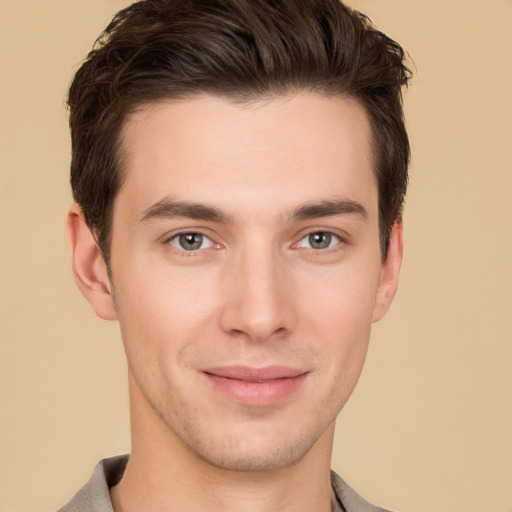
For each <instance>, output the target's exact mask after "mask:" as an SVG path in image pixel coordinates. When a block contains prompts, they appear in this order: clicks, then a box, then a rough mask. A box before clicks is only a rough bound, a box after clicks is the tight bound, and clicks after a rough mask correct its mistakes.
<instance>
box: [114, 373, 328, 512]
mask: <svg viewBox="0 0 512 512" xmlns="http://www.w3.org/2000/svg"><path fill="white" fill-rule="evenodd" d="M132 384H133V383H132ZM132 384H131V386H132ZM132 391H133V390H130V406H131V427H132V452H131V454H130V460H129V462H128V465H127V468H126V471H125V473H124V475H123V478H122V480H121V481H120V482H119V484H118V485H116V486H115V487H114V488H112V489H111V497H112V503H113V505H114V509H115V511H116V512H132V511H138V510H144V511H147V512H152V511H158V512H164V511H165V512H177V511H183V510H187V512H196V511H197V512H199V511H201V512H202V511H204V510H209V511H211V512H217V511H219V512H220V511H222V512H239V511H240V510H244V511H246V512H263V511H264V512H274V511H275V512H278V511H279V512H288V511H290V512H291V511H293V512H312V511H315V512H328V511H330V510H331V508H330V503H331V493H332V491H331V487H330V475H329V472H330V459H331V452H332V441H333V435H334V424H331V425H330V426H329V427H328V428H327V429H326V431H325V432H324V433H323V434H322V435H321V437H320V438H319V439H318V441H317V442H316V443H315V444H314V445H313V447H312V448H311V449H310V450H309V452H308V453H307V454H306V455H305V456H304V457H303V458H302V459H301V460H299V461H298V462H296V463H295V464H293V465H291V466H288V467H284V468H280V469H273V470H270V471H252V472H243V471H231V470H227V469H222V468H218V467H215V466H213V465H211V464H210V463H208V462H206V461H204V460H202V459H200V458H199V457H197V455H195V454H194V453H192V452H191V450H190V449H189V448H188V447H187V446H184V445H183V443H182V442H181V441H180V440H179V439H178V438H177V437H176V436H175V435H174V434H173V432H172V431H171V430H170V429H169V428H168V427H167V425H165V424H164V422H163V421H162V420H161V419H160V418H159V417H158V416H157V415H156V413H155V412H154V411H153V409H152V408H151V407H150V406H149V405H148V404H147V402H146V401H145V400H144V399H143V398H142V397H141V396H140V395H139V396H138V393H136V392H132Z"/></svg>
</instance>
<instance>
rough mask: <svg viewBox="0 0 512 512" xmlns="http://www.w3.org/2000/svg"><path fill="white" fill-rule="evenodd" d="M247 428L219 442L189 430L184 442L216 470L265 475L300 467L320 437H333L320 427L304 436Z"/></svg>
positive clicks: (219, 439)
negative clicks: (270, 472) (192, 434)
mask: <svg viewBox="0 0 512 512" xmlns="http://www.w3.org/2000/svg"><path fill="white" fill-rule="evenodd" d="M247 427H248V428H246V429H243V432H238V433H237V434H234V435H230V434H229V433H228V432H224V433H222V434H220V435H219V437H217V438H216V439H214V438H212V436H208V437H209V439H207V438H206V436H191V432H190V430H189V431H188V433H187V434H188V435H187V436H186V437H187V438H186V439H182V442H184V443H185V444H186V445H187V447H188V449H189V450H191V451H192V452H193V453H194V454H195V455H196V456H197V457H198V458H200V459H201V460H202V461H203V462H206V463H208V464H209V465H211V466H213V467H216V468H219V469H223V470H226V471H236V472H258V471H261V472H263V471H277V470H280V469H284V468H287V467H290V466H293V465H295V464H297V463H298V462H300V461H301V460H302V459H303V458H304V457H306V455H307V454H308V453H309V452H310V450H311V449H312V448H313V447H314V446H315V444H316V443H317V442H318V441H319V439H320V438H321V437H323V436H324V435H327V436H328V437H330V429H329V428H327V429H326V428H318V426H316V428H315V429H314V430H313V431H309V432H302V433H300V432H295V433H292V432H290V429H288V430H287V431H285V430H283V431H281V432H280V431H279V430H280V429H277V428H275V429H270V430H267V429H262V430H260V431H258V430H259V429H258V428H251V427H249V426H247ZM326 430H327V431H328V432H326ZM194 437H195V438H194ZM199 439H201V440H199ZM205 441H206V442H205Z"/></svg>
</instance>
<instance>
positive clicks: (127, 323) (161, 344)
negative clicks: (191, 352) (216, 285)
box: [114, 262, 214, 365]
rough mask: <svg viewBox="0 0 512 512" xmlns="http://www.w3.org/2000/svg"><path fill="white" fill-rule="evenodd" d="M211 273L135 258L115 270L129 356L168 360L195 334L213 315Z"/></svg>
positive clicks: (142, 360) (138, 359)
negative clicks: (150, 262)
mask: <svg viewBox="0 0 512 512" xmlns="http://www.w3.org/2000/svg"><path fill="white" fill-rule="evenodd" d="M129 268H137V269H138V271H137V272H136V273H133V272H129V273H128V272H127V269H129ZM211 281H212V280H211V277H209V276H208V275H207V274H206V273H205V272H200V271H199V272H198V271H197V270H196V271H195V272H194V271H191V270H190V269H188V270H184V269H179V271H176V269H174V271H170V267H167V268H165V267H164V268H163V269H162V268H161V267H160V268H152V267H151V266H150V265H148V264H146V265H143V264H142V263H138V262H134V263H132V264H127V265H125V266H124V268H118V273H117V274H114V297H115V303H116V310H117V313H118V316H119V322H120V325H121V331H122V335H123V341H124V343H125V349H126V352H127V355H128V359H129V362H133V363H136V364H145V365H149V364H153V363H151V361H152V360H153V361H164V360H165V361H167V363H166V364H169V363H170V362H171V364H172V361H176V360H177V359H179V358H176V357H169V356H170V354H174V355H176V353H179V352H180V351H182V350H185V349H186V347H187V346H188V345H189V344H191V343H193V342H194V340H197V338H198V336H199V332H201V331H204V330H205V329H208V328H209V327H208V325H209V324H210V323H211V319H212V317H213V315H214V301H213V297H212V293H211V290H210V289H211V287H212V285H213V284H212V282H211Z"/></svg>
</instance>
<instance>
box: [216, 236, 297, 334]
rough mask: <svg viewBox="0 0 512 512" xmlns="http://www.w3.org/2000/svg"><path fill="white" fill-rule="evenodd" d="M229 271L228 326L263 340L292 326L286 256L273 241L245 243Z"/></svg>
mask: <svg viewBox="0 0 512 512" xmlns="http://www.w3.org/2000/svg"><path fill="white" fill-rule="evenodd" d="M227 273H228V274H229V275H226V276H225V278H226V282H225V285H226V288H225V290H226V295H227V297H226V299H227V300H226V301H225V303H224V307H223V312H222V321H223V329H224V330H226V331H229V332H231V333H237V334H240V333H244V334H245V335H246V336H248V337H249V338H251V339H252V340H255V341H263V340H265V339H267V338H269V337H271V336H272V335H274V334H276V333H283V332H285V331H287V330H290V329H291V328H292V324H293V314H292V307H291V296H290V294H291V290H290V288H291V283H290V282H289V280H287V279H286V265H285V261H284V258H283V256H282V255H281V254H280V253H279V251H278V250H276V248H275V247H274V246H273V245H272V244H271V243H269V242H266V243H265V241H263V240H260V241H259V242H254V241H253V243H249V244H244V245H243V246H242V247H240V248H239V249H238V251H237V252H236V254H235V255H233V259H232V261H231V262H230V265H229V269H227Z"/></svg>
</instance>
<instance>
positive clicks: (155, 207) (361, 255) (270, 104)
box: [90, 93, 400, 471]
mask: <svg viewBox="0 0 512 512" xmlns="http://www.w3.org/2000/svg"><path fill="white" fill-rule="evenodd" d="M369 139H370V128H369V124H368V120H367V117H366V115H365V112H364V110H363V108H362V107H361V106H360V105H359V104H358V103H357V102H356V101H353V100H350V99H347V98H325V97H321V96H317V95H314V94H305V93H304V94H298V95H295V96H289V97H282V98H277V99H272V100H269V101H261V102H255V103H251V104H246V105H237V104H234V103H231V102H229V101H226V100H222V99H219V98H216V97H212V96H206V95H205V96H200V97H195V98H192V99H187V100H180V101H170V102H166V103H159V104H156V105H151V106H148V107H144V108H141V109H139V111H138V112H137V113H135V114H133V115H132V116H131V117H130V118H129V119H128V120H127V123H126V126H125V131H124V142H125V148H126V152H127V153H126V156H127V159H126V162H127V164H126V169H125V171H126V181H125V182H124V184H123V187H122V189H121V190H120V192H119V194H118V196H117V198H116V201H115V205H114V215H113V238H112V251H111V257H112V259H111V271H112V290H111V291H112V294H113V297H114V302H113V304H114V306H113V308H114V309H113V311H115V312H114V313H112V315H111V316H116V317H117V318H118V319H119V322H120V325H121V330H122V335H123V340H124V344H125V348H126V354H127V358H128V366H129V373H130V382H131V390H130V392H131V395H132V421H135V423H137V417H138V416H141V415H144V414H145V415H147V411H148V410H151V411H152V412H153V413H154V417H153V419H152V420H151V421H154V422H158V423H159V424H160V427H161V428H162V429H163V430H164V431H165V432H166V435H168V436H169V438H172V439H173V440H174V441H175V442H177V443H179V444H180V445H181V446H182V447H184V449H185V450H186V451H187V452H188V453H190V454H191V456H193V457H198V458H199V459H201V460H202V461H206V462H208V463H210V464H213V465H214V466H216V467H221V468H226V469H234V470H249V471H254V470H264V469H277V468H282V467H286V466H289V465H291V464H294V463H296V462H297V461H299V460H301V459H302V458H303V457H304V456H305V454H307V453H308V452H309V451H310V450H311V448H312V447H313V446H315V444H317V443H319V442H320V441H321V440H322V439H323V438H325V437H326V436H330V435H332V429H333V425H334V421H335V418H336V415H337V414H338V412H339V411H340V409H341V408H342V407H343V405H344V403H345V402H346V400H347V399H348V397H349V395H350V393H351V392H352V390H353V388H354V386H355V383H356V381H357V379H358V376H359V374H360V372H361V368H362V365H363V361H364V359H365V355H366V351H367V346H368V341H369V336H370V325H371V323H372V322H373V321H376V320H378V319H379V318H380V317H381V316H383V314H384V313H385V311H386V310H387V308H388V306H389V303H390V302H391V299H392V296H393V294H394V290H395V287H396V280H397V276H398V266H399V261H398V260H399V257H400V250H399V247H398V245H399V243H398V242H397V243H394V242H393V241H392V243H391V249H390V256H389V257H388V259H387V260H386V262H385V263H384V264H382V262H381V255H380V248H379V236H378V235H379V233H378V203H377V185H376V179H375V177H374V174H373V171H372V166H373V162H372V156H371V150H370V140H369ZM396 233H397V232H396V230H394V232H393V237H394V238H393V239H395V238H396V239H397V240H398V238H399V237H398V235H397V234H396ZM397 237H398V238H397ZM397 247H398V248H397ZM390 268H391V270H390ZM90 300H91V299H90ZM91 302H93V301H91ZM93 305H94V304H93ZM99 309H101V308H99ZM96 310H97V311H98V308H96ZM99 314H100V315H102V316H108V315H107V314H106V313H103V314H102V312H101V311H99ZM145 421H146V420H145Z"/></svg>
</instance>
